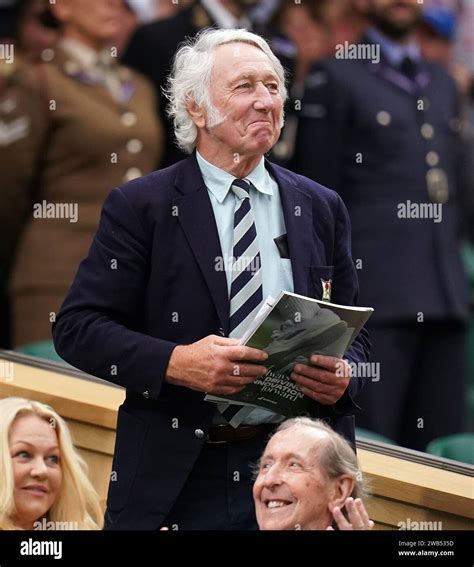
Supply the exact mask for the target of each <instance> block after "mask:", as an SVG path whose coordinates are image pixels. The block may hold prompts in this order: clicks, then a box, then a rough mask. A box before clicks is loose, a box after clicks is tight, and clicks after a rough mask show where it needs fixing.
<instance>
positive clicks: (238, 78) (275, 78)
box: [230, 71, 279, 84]
mask: <svg viewBox="0 0 474 567" xmlns="http://www.w3.org/2000/svg"><path fill="white" fill-rule="evenodd" d="M257 74H258V73H251V72H248V71H246V72H244V73H239V74H238V75H235V76H234V77H231V79H230V82H231V84H233V83H237V82H238V81H241V80H242V79H253V78H254V77H255V75H257ZM268 79H271V80H273V81H278V82H279V79H278V75H277V74H276V73H267V74H266V75H265V76H264V77H263V80H264V81H266V80H268Z"/></svg>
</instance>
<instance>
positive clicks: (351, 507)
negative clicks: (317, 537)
mask: <svg viewBox="0 0 474 567" xmlns="http://www.w3.org/2000/svg"><path fill="white" fill-rule="evenodd" d="M344 506H345V507H346V510H347V516H348V518H349V521H348V520H346V518H345V517H344V514H343V513H342V512H341V509H340V508H338V507H337V506H334V508H333V509H332V515H333V518H334V521H335V522H336V524H337V527H338V528H339V529H340V530H371V529H372V528H373V527H374V522H373V521H372V520H370V519H369V515H368V514H367V510H366V509H365V506H364V503H363V502H362V500H361V499H360V498H356V499H355V500H354V499H353V498H347V500H346V501H345V503H344ZM326 529H328V530H334V528H333V527H332V526H329V527H328V528H326Z"/></svg>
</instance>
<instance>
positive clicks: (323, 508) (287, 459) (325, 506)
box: [253, 427, 335, 530]
mask: <svg viewBox="0 0 474 567" xmlns="http://www.w3.org/2000/svg"><path fill="white" fill-rule="evenodd" d="M326 439H327V435H326V434H325V433H322V432H320V431H318V430H316V429H311V428H309V427H301V428H299V427H291V428H289V429H285V430H283V431H280V432H278V433H276V434H275V435H274V436H273V437H272V438H271V439H270V441H269V442H268V445H267V447H266V448H265V452H264V454H263V456H262V459H261V463H260V469H259V473H258V476H257V479H256V481H255V484H254V487H253V497H254V501H255V512H256V515H257V522H258V525H259V527H260V529H261V530H325V529H326V528H327V527H328V526H329V525H331V523H332V515H331V511H330V508H329V504H330V502H332V500H333V498H334V496H335V483H334V482H332V481H330V480H328V479H327V478H326V476H325V475H324V473H323V471H322V470H321V467H320V465H319V463H318V461H319V459H318V455H319V451H320V449H321V446H322V445H323V444H324V443H325V440H326Z"/></svg>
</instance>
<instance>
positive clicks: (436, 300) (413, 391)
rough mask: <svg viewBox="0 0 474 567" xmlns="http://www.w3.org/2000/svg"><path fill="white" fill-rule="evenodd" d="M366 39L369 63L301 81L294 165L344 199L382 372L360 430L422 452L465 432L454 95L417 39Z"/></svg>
mask: <svg viewBox="0 0 474 567" xmlns="http://www.w3.org/2000/svg"><path fill="white" fill-rule="evenodd" d="M362 44H364V45H367V46H370V48H367V49H365V50H360V51H359V53H365V54H370V53H372V54H373V55H375V56H376V58H373V59H372V60H370V59H365V60H362V59H357V60H348V59H339V60H338V59H336V58H334V59H331V60H327V61H325V62H323V63H322V64H320V65H319V66H317V67H315V68H313V69H312V71H311V73H310V74H309V75H308V77H307V80H306V85H305V95H304V98H303V101H302V110H301V118H300V121H299V128H298V134H297V140H296V151H295V158H294V163H293V164H292V169H294V170H295V171H297V172H298V173H302V174H304V175H306V176H308V177H310V178H312V179H315V180H318V182H320V183H322V184H324V185H327V186H328V187H331V188H333V189H336V190H337V191H338V192H339V193H340V194H341V196H342V198H343V199H344V202H345V203H346V205H347V207H348V209H349V214H350V218H351V222H352V242H353V250H352V251H353V258H354V261H355V263H356V267H357V268H358V270H359V271H358V274H359V281H360V300H359V304H361V305H370V306H373V307H374V308H375V314H374V316H373V319H372V323H371V325H370V332H371V338H372V342H373V348H372V361H373V362H378V363H379V364H380V366H379V370H380V374H379V375H378V376H373V377H372V381H371V382H370V383H368V384H367V386H366V388H365V390H364V391H363V392H362V393H361V395H360V397H359V403H360V405H361V408H362V411H361V412H360V414H359V417H358V425H360V426H363V427H366V428H370V429H372V430H376V431H378V432H379V433H382V434H385V435H386V436H388V437H390V438H392V439H393V440H395V441H397V442H399V443H401V444H403V445H406V446H411V447H413V448H417V449H424V447H425V446H426V444H427V442H429V441H430V439H432V438H434V437H438V436H440V435H444V434H449V433H454V432H458V431H460V430H462V429H463V426H464V410H463V407H464V398H465V395H464V357H465V348H464V324H465V321H466V319H467V316H468V303H467V286H466V281H465V275H464V273H463V268H462V265H461V261H460V255H459V235H458V225H457V202H456V201H457V195H456V193H457V175H458V170H457V168H458V152H459V120H458V94H457V90H456V86H455V84H454V82H453V81H452V80H451V79H450V78H449V77H448V76H447V75H446V74H445V73H444V72H443V71H442V69H441V68H439V67H438V66H436V65H434V64H431V63H429V62H427V61H425V60H423V59H422V58H421V57H420V55H419V50H418V48H417V46H416V44H410V45H409V46H405V47H402V46H401V45H400V44H397V43H395V42H392V41H390V40H388V39H387V38H386V37H385V36H382V34H380V33H379V32H378V31H376V30H370V31H369V32H368V35H367V37H366V38H365V39H364V40H363V41H362ZM377 46H379V47H381V49H380V51H379V52H377V49H379V47H377ZM355 53H356V54H357V51H355ZM377 55H378V57H377ZM377 59H378V62H377ZM374 368H375V366H374Z"/></svg>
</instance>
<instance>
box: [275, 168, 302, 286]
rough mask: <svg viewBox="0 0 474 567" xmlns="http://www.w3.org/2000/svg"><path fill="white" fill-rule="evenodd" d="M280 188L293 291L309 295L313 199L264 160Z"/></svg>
mask: <svg viewBox="0 0 474 567" xmlns="http://www.w3.org/2000/svg"><path fill="white" fill-rule="evenodd" d="M266 167H267V169H268V170H269V171H270V172H271V174H272V175H273V177H274V179H275V180H276V182H277V183H278V187H279V189H280V198H281V204H282V208H283V217H284V219H285V226H286V232H287V234H288V247H289V250H290V259H291V269H292V272H293V286H294V291H295V293H299V294H300V295H308V278H309V266H310V261H311V238H312V235H313V212H312V199H311V196H310V195H308V193H306V192H305V191H303V190H302V189H301V188H300V187H299V186H298V184H297V183H296V181H295V179H293V177H292V176H290V175H288V173H287V172H286V171H285V170H283V169H281V168H277V167H275V166H273V165H272V164H271V163H270V162H268V161H266Z"/></svg>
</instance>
